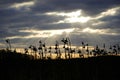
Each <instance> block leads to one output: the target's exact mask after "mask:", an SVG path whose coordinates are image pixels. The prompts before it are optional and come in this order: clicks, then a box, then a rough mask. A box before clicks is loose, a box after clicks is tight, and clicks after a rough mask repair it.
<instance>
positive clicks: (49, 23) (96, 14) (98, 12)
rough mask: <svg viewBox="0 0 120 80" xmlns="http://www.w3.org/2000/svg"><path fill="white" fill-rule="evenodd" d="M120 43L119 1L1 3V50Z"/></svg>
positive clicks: (14, 0) (27, 0) (13, 0)
mask: <svg viewBox="0 0 120 80" xmlns="http://www.w3.org/2000/svg"><path fill="white" fill-rule="evenodd" d="M64 37H70V39H71V41H72V44H73V45H81V42H82V41H84V42H86V43H89V44H90V45H95V44H103V43H106V44H117V43H120V0H0V47H5V46H6V45H5V39H10V41H11V43H12V46H14V47H27V46H29V45H30V44H32V45H37V44H38V41H39V40H42V41H44V42H46V43H47V44H48V45H54V43H55V42H54V41H56V40H58V41H60V40H61V39H62V38H64Z"/></svg>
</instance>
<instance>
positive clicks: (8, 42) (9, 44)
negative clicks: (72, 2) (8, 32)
mask: <svg viewBox="0 0 120 80" xmlns="http://www.w3.org/2000/svg"><path fill="white" fill-rule="evenodd" d="M5 41H6V43H7V44H8V46H9V47H8V50H10V51H11V43H10V40H9V39H6V40H5Z"/></svg>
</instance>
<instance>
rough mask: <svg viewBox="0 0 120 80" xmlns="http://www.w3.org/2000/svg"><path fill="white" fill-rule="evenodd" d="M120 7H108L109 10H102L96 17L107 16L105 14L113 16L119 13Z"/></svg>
mask: <svg viewBox="0 0 120 80" xmlns="http://www.w3.org/2000/svg"><path fill="white" fill-rule="evenodd" d="M119 9H120V7H115V8H112V9H108V10H107V11H105V12H102V13H101V14H100V15H98V16H97V17H96V18H95V19H99V18H102V17H105V16H113V15H115V14H116V13H117V10H119Z"/></svg>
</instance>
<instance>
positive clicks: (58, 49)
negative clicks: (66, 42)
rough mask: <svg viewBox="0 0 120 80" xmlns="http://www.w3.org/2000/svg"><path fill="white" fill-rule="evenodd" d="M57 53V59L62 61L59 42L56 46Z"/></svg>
mask: <svg viewBox="0 0 120 80" xmlns="http://www.w3.org/2000/svg"><path fill="white" fill-rule="evenodd" d="M55 53H56V54H57V58H58V59H60V58H61V52H60V48H59V43H58V41H56V44H55Z"/></svg>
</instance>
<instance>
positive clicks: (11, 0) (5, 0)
mask: <svg viewBox="0 0 120 80" xmlns="http://www.w3.org/2000/svg"><path fill="white" fill-rule="evenodd" d="M27 1H33V0H0V4H2V5H3V4H12V3H21V2H27Z"/></svg>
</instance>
